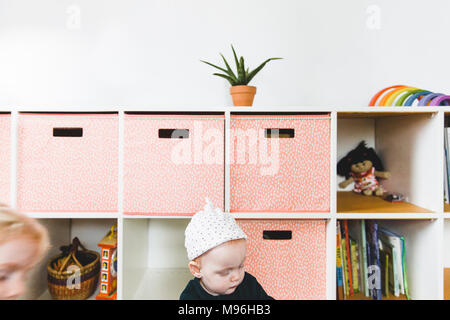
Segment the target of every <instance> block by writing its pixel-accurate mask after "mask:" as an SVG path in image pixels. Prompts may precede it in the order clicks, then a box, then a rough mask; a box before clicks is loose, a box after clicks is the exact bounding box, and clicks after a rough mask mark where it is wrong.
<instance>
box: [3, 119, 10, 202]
mask: <svg viewBox="0 0 450 320" xmlns="http://www.w3.org/2000/svg"><path fill="white" fill-rule="evenodd" d="M10 186H11V115H10V114H9V113H8V114H6V113H0V202H2V203H5V204H10V202H11V201H10Z"/></svg>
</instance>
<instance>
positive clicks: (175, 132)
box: [158, 129, 189, 139]
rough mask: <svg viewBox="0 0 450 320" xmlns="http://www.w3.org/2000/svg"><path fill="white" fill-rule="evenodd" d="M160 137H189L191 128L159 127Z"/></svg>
mask: <svg viewBox="0 0 450 320" xmlns="http://www.w3.org/2000/svg"><path fill="white" fill-rule="evenodd" d="M158 137H159V138H160V139H188V138H189V129H159V130H158Z"/></svg>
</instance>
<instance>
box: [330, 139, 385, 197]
mask: <svg viewBox="0 0 450 320" xmlns="http://www.w3.org/2000/svg"><path fill="white" fill-rule="evenodd" d="M337 173H338V175H340V176H344V177H345V179H346V180H345V181H342V182H341V183H339V187H341V188H345V187H347V186H348V185H349V184H350V183H352V182H354V183H355V185H354V187H353V191H354V192H356V193H362V194H364V195H366V196H371V195H376V196H382V195H383V192H384V190H383V188H382V186H381V185H380V184H379V182H378V179H377V178H383V179H388V178H389V177H390V176H391V174H390V173H389V172H387V171H384V167H383V164H382V162H381V160H380V158H379V157H378V155H377V154H376V152H375V150H374V149H373V148H367V147H366V142H365V141H361V142H360V143H359V144H358V146H357V147H356V148H355V149H353V150H351V151H350V152H349V153H347V155H346V156H345V157H344V158H342V159H341V160H340V161H339V162H338V164H337Z"/></svg>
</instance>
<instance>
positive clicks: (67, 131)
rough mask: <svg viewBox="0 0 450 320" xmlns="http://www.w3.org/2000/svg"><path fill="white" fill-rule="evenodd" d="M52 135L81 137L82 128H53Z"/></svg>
mask: <svg viewBox="0 0 450 320" xmlns="http://www.w3.org/2000/svg"><path fill="white" fill-rule="evenodd" d="M53 136H54V137H82V136H83V128H53Z"/></svg>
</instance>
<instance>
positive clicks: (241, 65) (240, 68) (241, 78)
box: [238, 57, 247, 85]
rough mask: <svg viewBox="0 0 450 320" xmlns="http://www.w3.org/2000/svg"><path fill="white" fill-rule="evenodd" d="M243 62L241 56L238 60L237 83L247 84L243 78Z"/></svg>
mask: <svg viewBox="0 0 450 320" xmlns="http://www.w3.org/2000/svg"><path fill="white" fill-rule="evenodd" d="M244 68H245V64H244V57H241V59H240V60H239V69H238V80H239V83H241V84H243V85H245V84H247V82H246V80H245V69H244Z"/></svg>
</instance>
